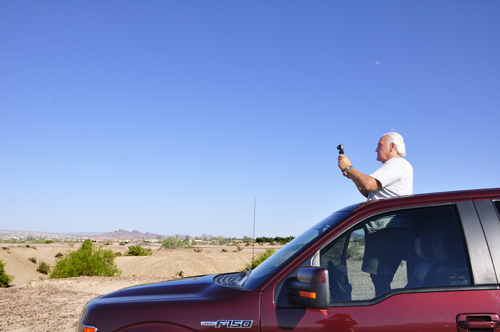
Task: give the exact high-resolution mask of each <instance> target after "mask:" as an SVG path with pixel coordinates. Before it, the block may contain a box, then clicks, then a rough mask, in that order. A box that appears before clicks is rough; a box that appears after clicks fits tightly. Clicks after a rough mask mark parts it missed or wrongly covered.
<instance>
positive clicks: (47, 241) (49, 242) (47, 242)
mask: <svg viewBox="0 0 500 332" xmlns="http://www.w3.org/2000/svg"><path fill="white" fill-rule="evenodd" d="M44 243H45V244H51V243H54V241H52V240H45V241H44Z"/></svg>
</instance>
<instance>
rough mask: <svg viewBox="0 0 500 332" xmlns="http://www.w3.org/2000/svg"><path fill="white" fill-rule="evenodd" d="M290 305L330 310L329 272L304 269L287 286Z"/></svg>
mask: <svg viewBox="0 0 500 332" xmlns="http://www.w3.org/2000/svg"><path fill="white" fill-rule="evenodd" d="M286 287H287V290H288V294H287V300H288V303H291V304H298V305H302V306H305V307H307V308H313V309H328V308H330V285H329V282H328V270H327V269H325V268H323V267H303V268H301V269H300V270H299V271H298V272H297V277H296V278H291V279H289V280H288V281H287V284H286Z"/></svg>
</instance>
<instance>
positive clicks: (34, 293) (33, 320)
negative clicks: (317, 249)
mask: <svg viewBox="0 0 500 332" xmlns="http://www.w3.org/2000/svg"><path fill="white" fill-rule="evenodd" d="M105 248H106V249H111V250H113V251H118V252H121V253H122V254H124V253H125V252H127V251H128V249H127V247H126V246H119V245H114V246H105ZM149 248H151V249H152V252H153V254H152V255H151V256H138V257H125V256H122V257H117V258H116V260H115V262H116V264H117V266H118V268H119V269H120V270H122V274H121V276H120V277H79V278H67V279H48V276H47V275H45V274H41V273H39V272H37V271H36V269H37V266H38V264H39V263H40V262H42V261H43V262H45V263H47V264H49V265H50V266H54V265H55V262H56V258H55V256H56V255H57V254H58V253H62V254H65V253H67V252H68V251H71V250H76V249H78V246H77V245H76V246H72V247H71V246H69V245H67V244H42V245H29V247H27V246H26V245H25V244H22V245H19V244H0V260H2V261H3V262H4V263H5V271H6V273H7V274H9V275H12V276H14V280H13V281H12V282H11V287H8V288H0V331H17V332H28V331H30V332H31V331H33V330H38V331H74V330H75V327H76V323H77V321H78V314H79V313H80V310H81V309H82V307H83V305H84V304H85V303H86V302H88V301H90V300H91V299H93V298H95V297H97V296H100V295H103V294H106V293H109V292H112V291H115V290H118V289H121V288H125V287H129V286H133V285H140V284H145V283H152V282H160V281H165V280H170V279H174V278H179V277H180V276H184V277H186V276H195V275H204V274H217V273H225V272H234V271H241V270H243V269H244V268H245V265H246V264H248V263H249V262H251V261H252V252H253V250H252V247H242V248H243V250H241V251H238V250H236V247H231V246H208V245H207V246H196V249H198V250H199V249H201V252H195V251H194V250H193V249H175V250H169V249H161V250H158V249H159V245H151V246H149ZM267 248H270V246H259V245H256V246H255V255H258V254H259V253H261V252H262V251H264V250H265V249H267ZM277 248H278V247H277ZM223 249H224V250H226V252H223V251H222V250H223ZM33 257H34V258H36V263H33V262H32V261H30V258H33ZM34 328H35V329H34Z"/></svg>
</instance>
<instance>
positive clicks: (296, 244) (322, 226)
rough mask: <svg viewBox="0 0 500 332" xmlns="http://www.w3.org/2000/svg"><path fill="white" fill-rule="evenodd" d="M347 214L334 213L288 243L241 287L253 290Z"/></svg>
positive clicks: (346, 212) (344, 212)
mask: <svg viewBox="0 0 500 332" xmlns="http://www.w3.org/2000/svg"><path fill="white" fill-rule="evenodd" d="M349 214H351V212H350V211H338V212H335V213H333V214H332V215H330V216H329V217H327V218H326V219H324V220H322V221H321V222H319V223H317V224H316V225H314V226H313V227H311V228H309V229H308V230H307V231H305V232H304V233H302V234H301V235H299V236H298V237H296V238H295V239H293V240H292V241H290V242H289V243H288V244H287V245H286V246H284V247H283V248H281V249H279V250H278V251H277V252H276V253H275V254H273V255H272V256H271V257H269V258H268V259H266V260H265V261H264V262H262V263H261V264H260V265H259V266H257V267H256V268H255V269H253V270H252V272H251V273H250V274H249V276H248V278H247V279H246V280H245V282H244V284H243V287H245V288H247V289H251V290H253V289H255V288H256V287H257V286H258V285H260V283H261V282H263V281H264V280H265V279H267V278H268V277H269V276H270V275H271V274H272V273H273V272H274V271H276V270H277V269H279V268H280V267H281V266H282V265H283V264H284V263H285V262H286V261H287V260H288V259H289V258H290V257H292V256H293V255H294V254H295V253H297V252H298V251H300V250H301V249H302V248H304V247H306V246H307V244H308V243H310V242H312V241H314V240H315V239H316V238H317V237H319V236H320V235H321V234H323V233H324V232H325V231H326V230H327V229H329V228H330V227H332V226H333V225H335V224H336V223H338V222H339V221H340V220H342V219H344V218H345V217H346V216H348V215H349Z"/></svg>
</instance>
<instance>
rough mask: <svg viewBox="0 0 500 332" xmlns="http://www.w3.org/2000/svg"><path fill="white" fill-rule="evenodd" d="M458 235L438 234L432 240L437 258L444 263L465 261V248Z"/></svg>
mask: <svg viewBox="0 0 500 332" xmlns="http://www.w3.org/2000/svg"><path fill="white" fill-rule="evenodd" d="M459 239H461V237H460V236H459V235H458V234H444V233H439V234H436V235H435V236H434V237H433V238H432V247H433V249H434V253H435V254H436V257H437V258H438V259H439V260H440V261H442V262H444V263H457V262H460V261H461V260H462V259H463V256H464V251H463V246H462V244H461V243H459Z"/></svg>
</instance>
